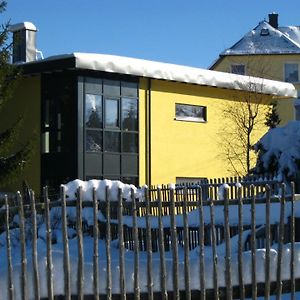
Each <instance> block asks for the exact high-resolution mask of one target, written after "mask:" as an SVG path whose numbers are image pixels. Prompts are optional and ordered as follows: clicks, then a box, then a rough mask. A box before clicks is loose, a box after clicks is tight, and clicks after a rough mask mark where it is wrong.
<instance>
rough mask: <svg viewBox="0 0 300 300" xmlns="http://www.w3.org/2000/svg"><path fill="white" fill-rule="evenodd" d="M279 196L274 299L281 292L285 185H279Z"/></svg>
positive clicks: (277, 299)
mask: <svg viewBox="0 0 300 300" xmlns="http://www.w3.org/2000/svg"><path fill="white" fill-rule="evenodd" d="M281 191H282V192H281V197H280V222H279V241H278V255H277V276H276V277H277V278H276V283H277V286H276V300H280V299H281V293H282V278H281V272H282V252H283V242H284V212H285V193H286V185H285V184H284V183H283V184H282V185H281Z"/></svg>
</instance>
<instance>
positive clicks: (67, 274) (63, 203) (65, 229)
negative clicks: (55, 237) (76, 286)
mask: <svg viewBox="0 0 300 300" xmlns="http://www.w3.org/2000/svg"><path fill="white" fill-rule="evenodd" d="M60 198H61V219H62V235H63V248H64V290H65V299H66V300H71V278H70V277H71V272H70V270H71V268H70V253H69V240H68V221H67V209H66V193H65V187H64V185H61V186H60Z"/></svg>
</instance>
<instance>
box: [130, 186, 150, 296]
mask: <svg viewBox="0 0 300 300" xmlns="http://www.w3.org/2000/svg"><path fill="white" fill-rule="evenodd" d="M130 193H131V202H132V225H133V240H134V244H133V249H134V299H135V300H139V299H140V285H139V277H140V276H139V271H140V270H139V236H138V227H137V209H136V200H135V196H134V190H133V189H132V188H131V190H130ZM147 251H148V249H147Z"/></svg>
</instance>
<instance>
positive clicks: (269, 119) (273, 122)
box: [265, 102, 280, 129]
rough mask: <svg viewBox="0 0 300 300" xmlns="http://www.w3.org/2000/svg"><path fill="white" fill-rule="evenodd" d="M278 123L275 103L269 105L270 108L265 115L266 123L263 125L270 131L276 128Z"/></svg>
mask: <svg viewBox="0 0 300 300" xmlns="http://www.w3.org/2000/svg"><path fill="white" fill-rule="evenodd" d="M279 123H280V119H279V115H278V113H277V103H276V102H273V103H271V107H270V109H269V111H267V113H266V121H265V125H266V126H268V127H269V128H270V129H272V128H275V127H277V125H278V124H279Z"/></svg>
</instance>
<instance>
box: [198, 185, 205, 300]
mask: <svg viewBox="0 0 300 300" xmlns="http://www.w3.org/2000/svg"><path fill="white" fill-rule="evenodd" d="M197 191H198V202H197V206H198V209H199V220H200V221H199V245H200V249H199V250H200V254H199V256H200V265H199V273H200V274H199V278H200V297H201V298H200V299H201V300H205V299H206V291H205V263H204V226H205V224H204V218H203V198H202V188H201V186H200V187H199V188H198V189H197Z"/></svg>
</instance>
